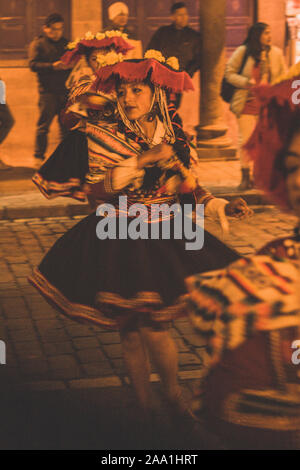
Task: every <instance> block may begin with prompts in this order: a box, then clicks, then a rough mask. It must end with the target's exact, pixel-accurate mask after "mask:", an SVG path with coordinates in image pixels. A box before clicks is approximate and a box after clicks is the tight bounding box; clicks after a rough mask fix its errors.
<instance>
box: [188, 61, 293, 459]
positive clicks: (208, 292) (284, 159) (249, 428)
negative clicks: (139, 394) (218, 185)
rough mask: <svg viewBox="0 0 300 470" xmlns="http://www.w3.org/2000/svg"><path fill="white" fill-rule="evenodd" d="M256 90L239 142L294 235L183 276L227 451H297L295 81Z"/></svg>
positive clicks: (212, 413) (210, 422)
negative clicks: (204, 343) (258, 108)
mask: <svg viewBox="0 0 300 470" xmlns="http://www.w3.org/2000/svg"><path fill="white" fill-rule="evenodd" d="M299 68H300V67H299V66H298V74H297V75H296V76H295V78H293V79H289V80H284V81H283V82H281V83H279V84H278V85H276V86H273V87H270V86H261V87H259V88H257V89H256V90H255V92H256V93H257V95H258V97H259V99H260V100H261V102H262V103H263V104H262V106H263V108H262V112H261V114H260V118H259V121H258V124H257V127H256V129H255V131H254V133H253V134H252V136H251V138H250V140H249V142H248V143H247V144H246V146H247V150H248V152H249V154H250V156H251V158H252V159H253V160H254V181H255V184H256V185H257V186H258V187H259V188H260V189H262V190H263V191H264V192H265V193H266V195H267V196H268V198H269V199H270V200H271V201H272V202H275V203H276V204H278V205H279V207H280V208H281V209H282V210H283V211H285V212H286V213H288V214H291V213H292V214H293V215H294V216H295V219H296V220H295V225H296V227H295V232H294V233H289V234H287V235H286V236H285V237H283V238H280V239H275V240H273V241H272V242H270V243H268V244H267V245H266V246H265V247H263V248H262V249H260V250H259V252H258V254H257V255H255V256H251V257H248V258H246V259H243V260H241V261H238V262H236V263H233V264H231V265H230V266H229V267H228V268H227V269H226V270H220V271H217V272H216V273H207V274H203V275H198V276H195V277H194V278H191V279H190V300H191V303H190V305H191V306H193V308H192V313H191V319H192V322H193V324H194V326H195V327H196V328H197V331H198V332H199V334H201V336H205V335H206V338H208V337H209V349H208V350H207V351H208V353H209V354H208V355H207V356H206V357H207V359H208V364H209V371H208V374H207V377H206V380H205V382H204V384H203V404H202V409H203V417H204V418H205V422H206V424H207V426H209V427H211V428H213V429H214V431H215V432H217V433H218V434H219V435H221V436H222V438H223V439H225V441H227V443H228V444H229V445H230V448H235V449H237V448H238V449H252V450H253V449H276V450H278V449H299V448H300V442H299V432H300V412H299V409H300V408H299V406H300V391H299V384H300V377H299V365H296V364H294V363H293V362H292V354H293V352H294V351H295V350H294V349H292V347H291V346H292V343H293V342H294V341H295V340H299V338H300V336H299V333H300V296H299V285H300V230H299V229H300V109H299V105H294V104H293V102H292V99H291V98H292V93H293V88H292V83H293V81H294V80H297V79H298V80H299V78H300V75H299Z"/></svg>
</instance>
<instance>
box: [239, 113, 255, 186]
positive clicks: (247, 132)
mask: <svg viewBox="0 0 300 470" xmlns="http://www.w3.org/2000/svg"><path fill="white" fill-rule="evenodd" d="M256 122H257V116H255V115H252V114H242V115H241V116H240V117H239V119H238V127H239V137H238V139H239V141H238V147H239V157H240V163H241V172H242V181H241V184H240V186H239V188H240V189H241V190H245V189H251V188H252V187H253V183H252V176H251V163H250V161H249V157H248V153H247V151H246V150H245V149H244V148H243V145H244V144H245V143H246V142H247V140H248V139H249V137H250V136H251V134H252V132H253V131H254V129H255V126H256Z"/></svg>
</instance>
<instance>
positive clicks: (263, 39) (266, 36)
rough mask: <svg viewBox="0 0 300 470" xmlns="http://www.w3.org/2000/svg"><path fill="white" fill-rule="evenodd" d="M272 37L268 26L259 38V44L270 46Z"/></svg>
mask: <svg viewBox="0 0 300 470" xmlns="http://www.w3.org/2000/svg"><path fill="white" fill-rule="evenodd" d="M271 42H272V37H271V29H270V27H269V26H268V27H267V28H266V29H265V30H264V31H263V32H262V33H261V36H260V43H261V45H262V46H271Z"/></svg>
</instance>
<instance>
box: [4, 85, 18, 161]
mask: <svg viewBox="0 0 300 470" xmlns="http://www.w3.org/2000/svg"><path fill="white" fill-rule="evenodd" d="M14 123H15V120H14V118H13V115H12V114H11V111H10V109H9V107H8V105H7V103H6V85H5V82H4V81H3V80H0V145H1V144H2V142H3V141H4V139H5V138H6V137H7V135H8V134H9V132H10V131H11V129H12V127H13V125H14ZM10 168H11V166H9V165H6V164H5V163H4V162H3V161H2V160H1V159H0V170H8V169H10Z"/></svg>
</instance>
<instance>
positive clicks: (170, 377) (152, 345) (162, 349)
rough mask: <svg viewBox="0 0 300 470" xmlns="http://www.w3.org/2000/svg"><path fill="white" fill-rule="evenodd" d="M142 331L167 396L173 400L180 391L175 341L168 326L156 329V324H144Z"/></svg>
mask: <svg viewBox="0 0 300 470" xmlns="http://www.w3.org/2000/svg"><path fill="white" fill-rule="evenodd" d="M140 331H141V335H142V338H143V340H144V343H145V344H146V346H147V348H148V351H149V354H150V358H151V360H152V361H153V364H154V365H155V367H156V369H157V372H158V374H159V376H160V378H161V381H162V385H163V388H164V391H165V393H166V395H167V397H168V398H169V399H170V400H172V398H174V397H175V396H176V395H177V394H178V391H179V385H178V379H177V374H178V353H177V347H176V344H175V341H174V340H173V338H172V337H171V335H170V333H169V331H168V330H167V329H166V328H162V329H156V327H155V326H153V327H151V326H142V327H141V328H140Z"/></svg>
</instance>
